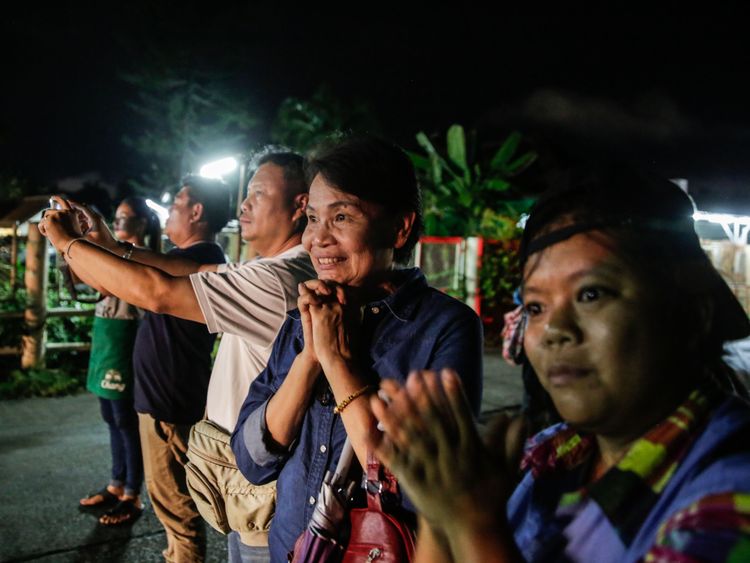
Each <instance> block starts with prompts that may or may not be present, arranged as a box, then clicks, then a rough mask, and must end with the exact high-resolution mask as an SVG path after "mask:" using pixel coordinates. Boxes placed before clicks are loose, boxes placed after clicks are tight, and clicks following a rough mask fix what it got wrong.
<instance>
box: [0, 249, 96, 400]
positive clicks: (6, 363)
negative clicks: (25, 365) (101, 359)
mask: <svg viewBox="0 0 750 563" xmlns="http://www.w3.org/2000/svg"><path fill="white" fill-rule="evenodd" d="M21 250H23V244H22V247H21ZM23 274H24V270H23V267H22V265H21V266H20V267H19V272H18V279H19V280H20V281H21V282H22V281H23ZM60 278H61V274H60V272H59V271H58V270H57V269H56V268H54V266H53V267H51V268H50V270H49V290H48V292H47V307H48V309H51V308H56V307H61V306H64V307H70V306H73V307H77V308H80V309H82V310H85V309H91V308H92V307H93V305H89V304H81V303H78V302H76V301H73V299H72V297H71V295H70V294H69V292H68V291H67V289H66V288H65V287H64V286H63V285H62V284H61V279H60ZM26 303H27V294H26V290H25V288H24V287H18V288H17V289H16V290H15V292H11V291H10V287H9V279H8V277H6V276H2V277H0V311H2V312H6V311H12V312H20V311H23V310H24V308H25V307H26ZM92 325H93V317H90V316H89V317H70V318H61V317H48V318H47V322H46V330H47V341H48V342H88V341H90V340H91V328H92ZM24 331H25V327H24V320H23V318H14V319H2V321H1V322H0V346H1V347H5V346H7V347H18V346H20V345H21V336H22V335H23V334H24ZM45 360H46V365H47V366H48V368H40V369H31V370H21V369H18V368H19V357H18V356H2V357H0V398H17V397H28V396H44V397H47V396H56V395H64V394H68V393H73V392H76V391H78V390H80V389H81V388H82V386H83V385H84V382H85V377H86V369H87V366H88V353H87V352H76V351H58V352H47V354H46V358H45Z"/></svg>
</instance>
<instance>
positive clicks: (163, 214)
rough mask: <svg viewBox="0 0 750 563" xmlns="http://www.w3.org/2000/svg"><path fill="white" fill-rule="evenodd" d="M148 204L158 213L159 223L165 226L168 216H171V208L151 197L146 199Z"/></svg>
mask: <svg viewBox="0 0 750 563" xmlns="http://www.w3.org/2000/svg"><path fill="white" fill-rule="evenodd" d="M146 205H147V206H148V207H149V208H151V209H153V210H154V213H156V216H157V217H158V218H159V224H160V225H161V226H162V227H164V224H165V223H166V222H167V217H169V210H168V209H167V208H166V207H163V206H161V205H159V204H158V203H156V202H154V201H151V200H150V199H147V200H146Z"/></svg>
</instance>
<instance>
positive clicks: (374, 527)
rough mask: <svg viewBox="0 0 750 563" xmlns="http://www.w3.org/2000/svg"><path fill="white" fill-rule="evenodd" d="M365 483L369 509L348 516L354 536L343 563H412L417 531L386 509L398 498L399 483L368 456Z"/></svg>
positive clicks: (354, 511)
mask: <svg viewBox="0 0 750 563" xmlns="http://www.w3.org/2000/svg"><path fill="white" fill-rule="evenodd" d="M366 483H367V484H366V488H367V508H353V509H352V510H351V511H350V512H349V521H350V523H351V532H350V533H349V543H348V544H347V546H346V549H345V550H344V556H343V558H342V563H361V562H363V561H368V562H369V561H377V562H378V563H381V562H382V563H398V562H408V561H411V560H412V559H413V558H414V548H415V534H414V528H413V527H412V526H410V525H409V524H407V523H406V522H405V521H404V519H403V518H398V517H397V515H396V514H394V513H390V512H388V510H387V508H385V507H384V504H385V505H386V506H387V504H388V500H389V499H396V498H398V496H399V492H398V481H397V480H396V477H394V476H393V474H392V473H391V472H390V471H388V470H387V469H386V468H385V467H383V465H382V464H381V463H380V462H379V461H378V460H377V459H376V458H375V457H374V456H373V455H372V454H371V453H368V456H367V481H366ZM396 510H398V509H396Z"/></svg>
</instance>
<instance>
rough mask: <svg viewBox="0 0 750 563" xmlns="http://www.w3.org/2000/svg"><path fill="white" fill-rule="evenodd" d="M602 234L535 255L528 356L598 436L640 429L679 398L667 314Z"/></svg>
mask: <svg viewBox="0 0 750 563" xmlns="http://www.w3.org/2000/svg"><path fill="white" fill-rule="evenodd" d="M655 301H656V299H655V298H654V295H653V292H652V291H651V289H650V286H649V284H647V283H646V282H645V280H643V279H642V276H640V275H638V274H637V273H636V272H634V271H633V268H632V267H630V266H629V265H628V264H627V263H626V262H625V261H624V260H622V259H621V258H620V257H618V255H617V253H616V245H614V244H613V243H612V241H611V239H609V238H608V237H606V236H605V235H603V234H602V233H599V232H593V233H581V234H577V235H574V236H573V237H571V238H569V239H567V240H564V241H562V242H559V243H556V244H553V245H552V246H549V247H548V248H546V249H544V250H542V251H540V252H538V253H536V254H533V255H532V256H531V257H530V259H529V261H528V263H527V265H526V268H525V272H524V284H523V302H524V308H525V311H526V314H527V323H528V324H527V327H526V333H525V336H524V350H525V352H526V355H527V357H528V358H529V361H530V362H531V365H532V367H533V368H534V370H535V371H536V373H537V375H538V377H539V380H540V382H541V384H542V386H543V387H544V388H545V389H546V390H547V391H548V392H549V394H550V395H551V397H552V400H553V402H554V404H555V406H556V408H557V409H558V411H559V412H560V415H561V416H562V417H563V419H565V420H566V421H568V422H570V423H571V424H573V425H574V426H576V427H579V428H583V429H585V430H589V431H593V432H596V433H603V434H604V433H618V432H622V431H625V432H626V431H627V430H628V428H638V425H639V421H644V422H645V421H646V420H650V419H651V418H653V417H654V416H655V413H656V412H658V411H660V410H662V409H663V407H664V406H665V405H663V404H662V402H665V401H671V399H672V397H673V396H674V395H673V392H667V393H664V392H662V391H663V390H664V389H668V388H669V386H670V385H671V382H670V377H669V375H668V373H665V372H666V371H667V370H666V369H665V368H666V366H667V365H668V362H669V355H670V353H672V352H673V351H672V350H670V346H667V345H665V342H666V341H667V340H668V335H666V334H665V330H666V326H667V324H668V323H667V322H666V319H665V316H666V314H665V313H666V311H663V310H659V307H658V303H656V302H655Z"/></svg>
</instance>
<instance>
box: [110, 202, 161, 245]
mask: <svg viewBox="0 0 750 563" xmlns="http://www.w3.org/2000/svg"><path fill="white" fill-rule="evenodd" d="M123 203H124V204H125V205H129V206H130V209H132V210H133V213H135V216H136V217H137V218H138V219H143V220H145V221H146V232H145V235H146V244H147V246H148V248H150V249H151V250H153V251H154V252H159V251H160V250H161V223H160V222H159V216H158V215H157V214H156V213H155V212H154V210H153V209H151V208H150V207H149V206H148V203H146V199H145V198H142V197H140V196H129V197H126V198H125V199H123V200H122V201H121V202H120V205H122V204H123Z"/></svg>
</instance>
